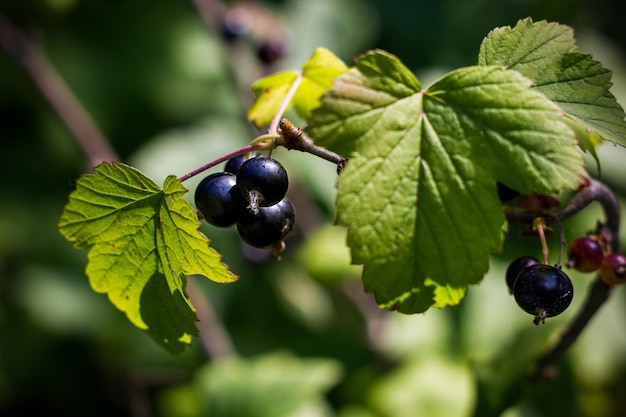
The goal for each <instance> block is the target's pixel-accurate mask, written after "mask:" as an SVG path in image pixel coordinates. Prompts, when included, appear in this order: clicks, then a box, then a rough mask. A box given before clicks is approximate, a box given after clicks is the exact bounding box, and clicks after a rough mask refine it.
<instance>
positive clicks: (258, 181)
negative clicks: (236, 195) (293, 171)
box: [237, 156, 289, 212]
mask: <svg viewBox="0 0 626 417" xmlns="http://www.w3.org/2000/svg"><path fill="white" fill-rule="evenodd" d="M237 187H238V188H239V190H240V192H241V193H242V195H243V197H244V198H245V199H246V200H247V201H248V203H249V208H250V210H251V211H253V212H254V211H256V209H257V207H259V206H260V207H268V206H272V205H274V204H276V203H278V202H279V201H281V200H282V199H283V198H285V195H286V194H287V188H289V180H288V178H287V171H285V168H284V167H283V166H282V165H281V164H280V162H278V161H276V160H274V159H272V158H267V157H265V156H259V157H257V158H252V159H248V160H246V161H244V162H243V163H242V164H241V166H240V167H239V171H237Z"/></svg>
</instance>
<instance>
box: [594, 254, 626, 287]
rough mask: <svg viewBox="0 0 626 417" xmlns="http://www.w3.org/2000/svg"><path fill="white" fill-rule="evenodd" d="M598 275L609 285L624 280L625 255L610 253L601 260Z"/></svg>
mask: <svg viewBox="0 0 626 417" xmlns="http://www.w3.org/2000/svg"><path fill="white" fill-rule="evenodd" d="M600 277H601V278H602V281H604V282H605V283H606V284H609V285H618V284H623V283H625V282H626V256H624V255H622V254H621V253H612V254H610V255H607V256H606V257H605V258H604V259H603V260H602V265H601V266H600Z"/></svg>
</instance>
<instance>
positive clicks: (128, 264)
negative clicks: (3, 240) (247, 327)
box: [59, 163, 237, 353]
mask: <svg viewBox="0 0 626 417" xmlns="http://www.w3.org/2000/svg"><path fill="white" fill-rule="evenodd" d="M186 192H187V190H186V189H185V188H184V187H183V186H182V184H181V183H180V182H179V181H178V180H177V179H176V177H174V176H170V177H168V178H167V179H166V180H165V184H164V188H163V189H161V188H160V187H158V186H157V185H156V184H155V183H154V182H152V181H151V180H150V179H149V178H147V177H146V176H144V175H143V174H142V173H141V172H139V171H137V170H136V169H134V168H131V167H129V166H127V165H123V164H119V163H114V164H108V163H105V164H102V165H99V166H98V167H96V169H95V171H94V173H93V174H89V175H84V176H83V177H81V178H80V179H79V180H78V182H77V187H76V190H75V191H74V192H72V194H71V195H70V200H69V203H68V204H67V205H66V207H65V210H64V211H63V214H62V215H61V218H60V220H59V230H60V232H61V234H62V235H63V236H64V237H65V238H66V239H67V240H69V241H70V242H73V243H74V246H75V247H76V248H80V249H89V254H88V259H89V263H88V264H87V270H86V273H87V275H88V277H89V281H90V283H91V286H92V287H93V289H94V291H97V292H101V293H106V294H108V296H109V299H110V300H111V302H112V303H113V304H114V305H115V306H116V307H117V308H118V309H120V310H121V311H124V312H125V313H126V315H127V317H128V319H129V320H130V321H131V322H132V323H133V324H134V325H135V326H137V327H139V328H140V329H143V330H146V331H147V332H148V334H149V335H150V336H152V337H153V338H154V339H155V340H156V341H157V342H158V343H160V344H161V345H162V346H164V347H165V348H166V349H167V350H168V351H170V352H173V353H178V352H180V351H182V349H183V348H184V345H185V344H189V343H190V341H191V336H192V335H196V334H197V329H196V327H195V323H194V322H195V321H196V320H197V319H196V316H195V310H194V308H193V306H192V305H191V303H190V301H189V299H188V297H187V295H186V293H185V284H186V277H187V275H193V274H199V275H204V276H206V277H208V278H209V279H211V280H213V281H217V282H223V283H226V282H231V281H234V280H236V278H237V277H236V276H235V275H233V274H232V273H231V272H230V271H229V270H228V268H227V267H226V266H225V265H224V264H222V263H221V257H220V255H219V254H217V253H216V252H214V251H213V250H212V249H211V248H210V247H209V242H208V240H207V238H206V237H205V236H204V235H203V234H201V233H200V232H199V231H198V227H199V222H198V220H197V218H196V215H195V214H194V212H193V210H192V209H191V207H190V206H189V204H188V203H187V202H186V201H185V200H184V198H183V196H184V195H185V193H186Z"/></svg>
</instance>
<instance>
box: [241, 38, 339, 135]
mask: <svg viewBox="0 0 626 417" xmlns="http://www.w3.org/2000/svg"><path fill="white" fill-rule="evenodd" d="M346 70H347V67H346V64H344V63H343V61H341V60H340V59H339V58H337V57H336V56H335V55H333V54H332V52H330V51H329V50H328V49H326V48H318V49H316V50H315V52H314V53H313V55H312V56H311V58H310V59H309V60H308V61H307V62H305V63H304V65H303V66H302V71H300V72H298V71H285V72H279V73H276V74H272V75H270V76H267V77H265V78H261V79H260V80H258V81H256V82H254V84H252V91H253V92H254V95H255V97H256V100H255V102H254V104H253V105H252V107H251V108H250V111H249V112H248V120H249V121H251V122H254V123H255V124H256V125H257V126H259V127H260V126H264V125H267V124H269V123H270V121H271V120H272V119H273V118H274V116H275V115H276V114H277V113H278V112H279V111H280V107H281V105H282V104H283V102H284V101H285V100H287V99H289V97H288V96H289V91H290V89H291V88H292V86H296V87H297V89H296V91H295V93H294V95H293V97H292V98H291V100H290V101H289V103H288V106H287V108H286V109H285V110H287V109H289V108H290V107H291V106H293V107H294V108H295V110H296V112H297V113H298V115H299V116H300V117H302V118H304V119H308V118H309V117H310V116H311V111H312V110H313V109H315V108H316V107H318V106H319V99H320V97H321V96H322V94H323V93H324V91H326V90H328V89H329V88H330V87H332V81H333V80H334V79H335V78H336V77H337V76H338V75H340V74H342V73H343V72H345V71H346ZM294 83H298V84H297V85H295V84H294Z"/></svg>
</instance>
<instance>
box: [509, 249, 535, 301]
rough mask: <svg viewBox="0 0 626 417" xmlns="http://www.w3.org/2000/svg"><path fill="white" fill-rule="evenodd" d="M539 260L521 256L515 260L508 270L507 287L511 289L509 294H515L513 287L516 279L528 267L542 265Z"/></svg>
mask: <svg viewBox="0 0 626 417" xmlns="http://www.w3.org/2000/svg"><path fill="white" fill-rule="evenodd" d="M540 263H541V262H539V259H537V258H535V257H534V256H520V257H519V258H517V259H515V260H513V261H512V262H511V263H510V264H509V266H508V267H507V268H506V274H505V278H506V286H507V287H508V288H509V294H513V285H514V284H515V279H516V278H517V276H518V275H519V274H520V272H522V271H523V270H524V269H525V268H526V267H528V266H532V265H537V264H540Z"/></svg>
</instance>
